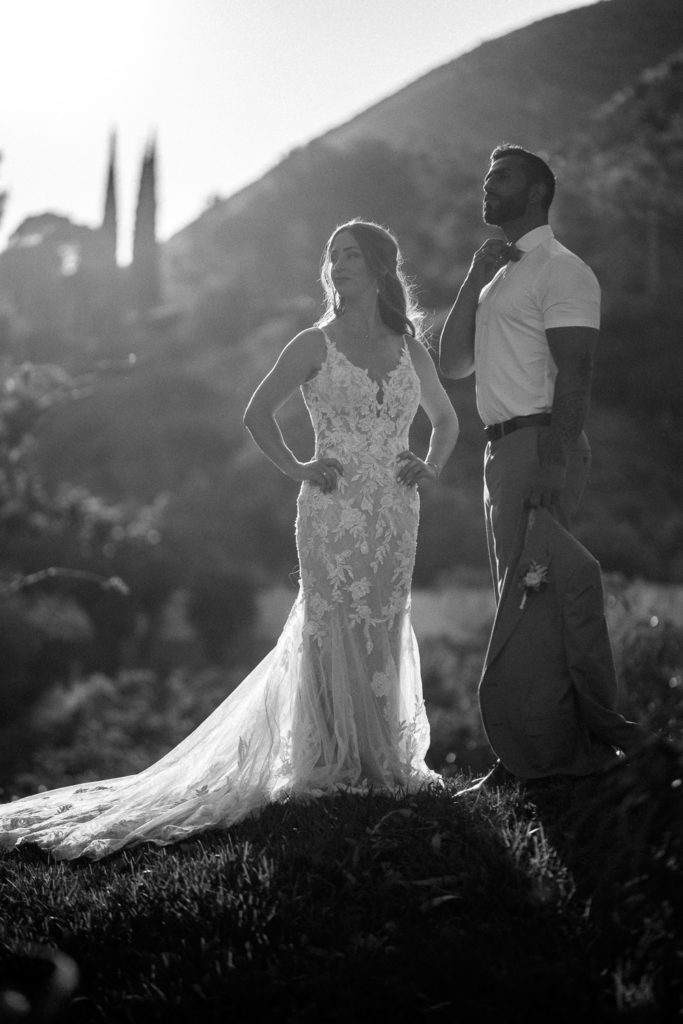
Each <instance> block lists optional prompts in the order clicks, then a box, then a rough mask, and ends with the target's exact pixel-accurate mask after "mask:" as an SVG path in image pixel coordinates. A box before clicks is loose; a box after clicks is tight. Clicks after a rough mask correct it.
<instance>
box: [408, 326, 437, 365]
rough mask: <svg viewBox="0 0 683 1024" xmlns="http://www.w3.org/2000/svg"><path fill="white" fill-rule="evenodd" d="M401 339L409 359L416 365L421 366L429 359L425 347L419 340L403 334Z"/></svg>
mask: <svg viewBox="0 0 683 1024" xmlns="http://www.w3.org/2000/svg"><path fill="white" fill-rule="evenodd" d="M403 337H404V340H405V344H406V346H407V348H408V352H409V353H410V358H411V359H412V360H413V362H414V363H415V364H416V365H423V364H424V363H425V361H426V360H430V359H431V356H430V355H429V351H428V349H427V346H426V345H425V343H424V342H423V341H422V340H421V339H420V338H413V337H412V336H411V335H410V334H404V336H403Z"/></svg>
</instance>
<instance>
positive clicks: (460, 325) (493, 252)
mask: <svg viewBox="0 0 683 1024" xmlns="http://www.w3.org/2000/svg"><path fill="white" fill-rule="evenodd" d="M506 244H507V243H506V242H505V241H504V239H502V238H487V240H486V241H485V242H484V244H483V245H482V246H481V248H480V249H477V251H476V252H475V254H474V256H473V258H472V264H471V266H470V269H469V270H468V272H467V277H466V278H465V280H464V281H463V283H462V285H461V287H460V291H459V292H458V297H457V299H456V300H455V302H454V304H453V308H452V309H451V311H450V313H449V314H448V316H447V317H446V322H445V324H444V325H443V330H442V331H441V338H440V340H439V369H440V370H441V373H442V374H443V375H444V377H450V378H452V379H453V380H460V379H461V378H462V377H469V375H470V374H471V373H473V372H474V332H475V326H476V315H477V306H478V304H479V294H480V292H481V290H482V288H483V287H484V285H487V284H488V283H489V281H490V280H491V278H492V277H493V276H494V274H495V273H496V272H497V271H498V270H500V267H501V260H500V256H501V254H502V252H503V250H504V249H505V248H506Z"/></svg>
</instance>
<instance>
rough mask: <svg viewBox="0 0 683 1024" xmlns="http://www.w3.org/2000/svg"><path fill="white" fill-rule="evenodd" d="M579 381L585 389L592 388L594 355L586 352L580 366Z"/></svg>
mask: <svg viewBox="0 0 683 1024" xmlns="http://www.w3.org/2000/svg"><path fill="white" fill-rule="evenodd" d="M578 376H579V380H580V381H581V383H582V384H583V385H584V386H585V387H590V382H591V378H592V376H593V353H592V352H586V353H584V355H583V356H582V358H581V362H580V363H579V366H578Z"/></svg>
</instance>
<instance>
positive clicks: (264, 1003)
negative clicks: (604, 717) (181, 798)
mask: <svg viewBox="0 0 683 1024" xmlns="http://www.w3.org/2000/svg"><path fill="white" fill-rule="evenodd" d="M682 767H683V766H682V765H681V764H680V761H678V760H677V757H676V755H675V754H674V753H673V752H671V753H669V752H667V751H666V750H665V749H664V748H661V749H660V748H656V749H653V750H652V751H651V752H649V753H648V754H647V755H646V756H644V758H643V759H642V763H641V764H639V765H634V766H633V767H632V768H629V769H625V768H624V769H620V770H619V773H618V774H616V775H615V776H614V777H611V778H609V777H608V778H607V779H605V780H604V781H603V783H602V785H600V786H596V783H595V781H594V780H591V781H590V782H588V783H584V784H583V785H579V786H578V787H576V788H574V789H571V788H569V787H568V786H567V784H566V783H561V782H560V783H554V784H549V785H545V786H537V787H536V788H535V789H533V790H532V789H529V790H527V791H522V790H520V789H518V788H516V787H515V788H512V789H510V790H502V791H498V792H493V793H483V794H481V795H480V796H476V795H473V794H470V795H465V796H458V795H457V794H458V792H459V790H460V789H461V788H462V786H463V785H464V784H465V783H466V782H467V780H466V779H464V778H454V779H451V780H450V781H449V782H448V783H447V784H446V785H445V786H444V787H443V788H442V789H434V790H431V791H430V790H425V791H423V792H421V793H419V794H416V795H412V796H411V795H404V796H400V795H399V796H396V797H390V796H384V795H381V794H369V795H365V796H363V795H356V794H352V793H348V794H345V793H340V794H339V795H338V796H336V797H326V798H324V799H319V800H316V801H313V802H312V803H296V802H288V803H283V804H279V805H274V806H271V807H269V808H267V809H266V811H265V812H264V813H263V814H262V815H261V816H260V817H259V818H258V819H256V820H254V821H247V822H245V823H243V824H242V825H239V826H237V827H235V828H233V829H231V830H230V832H229V833H227V834H226V833H222V834H221V833H220V832H214V833H206V834H205V835H204V836H202V837H201V838H199V839H194V840H188V841H187V842H184V843H182V844H179V845H176V846H174V847H169V848H165V849H161V850H155V849H154V848H152V847H143V848H138V849H136V850H133V851H130V852H126V853H124V854H122V855H118V856H115V857H113V858H110V859H108V860H105V861H103V862H99V863H96V864H89V863H79V862H77V863H68V862H66V863H65V862H62V863H54V862H51V861H50V860H49V859H48V858H47V857H45V856H44V855H41V854H40V853H39V852H37V851H32V850H30V849H27V850H26V851H25V852H23V851H22V852H21V853H19V854H4V855H2V854H0V892H1V893H2V900H3V907H4V910H5V913H4V914H3V920H2V923H1V925H0V941H1V942H2V945H3V947H4V950H5V956H4V962H5V970H4V976H5V979H7V976H8V974H9V973H10V970H8V966H7V965H8V964H10V965H11V964H12V959H11V957H12V956H14V957H16V956H17V955H20V954H22V953H27V952H29V951H32V952H34V953H35V947H33V949H32V948H31V947H32V946H33V944H38V946H39V948H42V949H46V948H47V949H55V948H56V949H58V950H60V951H61V952H62V953H64V954H66V955H67V956H69V957H70V958H71V959H72V960H73V961H74V962H75V964H76V965H77V967H78V970H79V972H80V984H79V985H78V988H77V989H76V990H75V992H73V993H72V996H71V999H70V1000H69V1001H68V1018H67V1019H68V1020H69V1021H71V1022H74V1024H78V1022H84V1024H85V1022H88V1024H91V1022H93V1021H111V1022H113V1021H116V1022H117V1024H134V1022H140V1024H155V1022H159V1024H161V1022H163V1024H186V1022H187V1021H188V1020H194V1021H197V1022H202V1024H205V1022H210V1021H216V1022H218V1021H224V1020H226V1019H229V1020H231V1021H234V1022H235V1024H255V1022H260V1021H272V1020H279V1021H282V1022H283V1024H306V1022H311V1024H313V1022H319V1021H325V1022H326V1024H336V1022H339V1024H342V1022H344V1024H346V1022H348V1021H349V1020H354V1021H358V1022H362V1024H365V1022H368V1024H369V1022H371V1021H372V1022H376V1021H385V1020H392V1021H397V1022H401V1024H404V1022H405V1024H408V1022H411V1024H412V1022H414V1021H416V1020H422V1019H425V1020H429V1021H439V1022H440V1021H444V1022H446V1021H449V1022H450V1021H453V1020H454V1019H458V1020H462V1021H467V1022H470V1021H472V1022H475V1021H477V1022H481V1024H488V1022H493V1021H500V1020H505V1021H508V1020H525V1021H528V1022H529V1024H541V1022H543V1024H547V1022H548V1021H553V1022H557V1024H575V1022H576V1021H577V1020H581V1019H592V1020H599V1021H601V1022H603V1024H605V1022H611V1021H614V1022H615V1024H616V1022H617V1021H622V1020H624V1019H628V1020H634V1021H635V1020H637V1021H638V1022H642V1024H655V1022H661V1021H665V1020H674V1019H675V1017H676V1013H677V1011H678V1010H680V1008H681V996H682V995H683V993H682V991H681V976H680V971H679V970H678V967H677V965H678V966H680V958H681V956H682V955H683V935H682V933H681V921H683V916H682V915H681V909H683V908H682V907H681V906H680V895H681V894H680V886H678V887H677V886H676V881H675V868H674V867H673V863H674V861H675V860H676V859H677V858H680V855H681V852H682V851H681V839H682V833H681V815H680V803H678V804H676V803H675V802H674V801H673V800H672V799H670V798H669V797H668V796H667V794H666V790H665V791H664V793H663V794H662V792H661V790H660V791H659V793H658V795H657V796H656V797H654V800H653V794H652V791H651V783H650V777H651V776H652V774H653V773H654V774H657V775H658V776H659V777H660V778H661V779H662V780H663V781H664V782H665V783H666V782H669V783H671V784H673V785H675V784H676V779H678V784H679V785H680V772H681V768H682ZM677 773H678V774H677ZM669 792H672V791H671V790H669ZM644 800H648V801H649V803H648V815H645V816H644V815H643V813H642V805H643V801H644ZM639 809H640V811H639ZM8 954H9V955H8ZM29 977H30V975H29ZM6 984H7V981H5V982H4V985H5V986H6ZM25 987H27V988H28V989H29V990H30V989H31V987H32V986H31V981H29V982H28V983H27V984H26V986H25ZM33 987H34V990H35V978H34V983H33Z"/></svg>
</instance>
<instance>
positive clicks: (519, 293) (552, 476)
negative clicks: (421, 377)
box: [439, 145, 600, 596]
mask: <svg viewBox="0 0 683 1024" xmlns="http://www.w3.org/2000/svg"><path fill="white" fill-rule="evenodd" d="M554 192H555V177H554V175H553V173H552V171H551V170H550V168H549V167H548V165H547V164H546V163H545V161H544V160H542V159H541V158H540V157H538V156H536V155H534V154H533V153H529V152H528V151H527V150H525V149H522V148H521V147H520V146H512V145H504V146H499V147H497V148H496V149H495V150H494V151H493V153H492V154H491V164H490V167H489V169H488V172H487V174H486V177H485V180H484V203H483V216H484V221H485V222H486V223H487V224H491V225H495V226H497V227H499V228H501V229H502V231H503V233H504V235H505V239H506V240H507V241H505V240H504V239H502V238H489V239H487V240H486V241H485V242H484V244H483V245H482V246H481V248H480V249H478V250H477V252H476V253H475V254H474V258H473V260H472V265H471V266H470V269H469V271H468V273H467V276H466V278H465V281H464V283H463V285H462V287H461V289H460V292H459V293H458V297H457V299H456V301H455V304H454V306H453V308H452V310H451V311H450V313H449V315H448V318H447V320H446V323H445V324H444V328H443V332H442V334H441V343H440V353H439V362H440V368H441V371H442V373H443V374H444V376H446V377H451V378H454V379H456V380H457V379H460V378H462V377H467V376H469V374H471V373H472V372H473V371H474V373H475V378H476V391H477V407H478V410H479V414H480V416H481V418H482V420H483V422H484V428H485V431H486V435H487V438H488V441H489V443H488V445H487V449H486V456H485V467H484V502H485V511H486V533H487V540H488V546H489V556H490V560H491V570H492V574H493V580H494V586H495V589H496V594H497V596H500V593H501V588H502V584H503V579H504V577H505V570H506V567H507V566H508V564H509V562H510V558H511V553H512V549H513V545H514V542H515V538H516V536H517V534H518V531H519V529H520V523H521V520H522V517H523V515H524V510H525V507H526V508H529V507H531V508H538V507H544V508H548V509H549V510H551V511H552V513H553V514H554V515H555V517H556V518H557V519H558V521H559V522H561V523H562V524H563V525H564V526H565V527H568V526H569V525H570V523H571V520H572V517H573V515H574V513H575V512H576V509H577V506H578V504H579V500H580V497H581V493H582V491H583V488H584V485H585V482H586V478H587V476H588V470H589V468H590V447H589V445H588V441H587V438H586V436H585V434H584V432H583V427H584V423H585V419H586V415H587V412H588V405H589V398H590V387H591V376H592V366H593V354H594V351H595V346H596V343H597V340H598V329H599V324H600V288H599V285H598V283H597V280H596V278H595V276H594V274H593V272H592V271H591V270H590V269H589V268H588V267H587V266H586V264H585V263H583V262H582V261H581V260H580V259H579V258H578V257H577V256H575V255H574V254H573V253H571V252H570V251H569V250H568V249H566V248H565V247H564V246H563V245H561V244H560V243H559V242H558V241H557V240H556V239H555V237H554V235H553V232H552V229H551V228H550V226H549V224H548V210H549V208H550V204H551V202H552V199H553V195H554Z"/></svg>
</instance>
